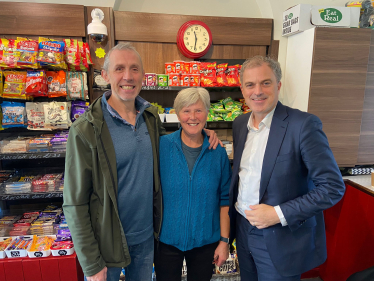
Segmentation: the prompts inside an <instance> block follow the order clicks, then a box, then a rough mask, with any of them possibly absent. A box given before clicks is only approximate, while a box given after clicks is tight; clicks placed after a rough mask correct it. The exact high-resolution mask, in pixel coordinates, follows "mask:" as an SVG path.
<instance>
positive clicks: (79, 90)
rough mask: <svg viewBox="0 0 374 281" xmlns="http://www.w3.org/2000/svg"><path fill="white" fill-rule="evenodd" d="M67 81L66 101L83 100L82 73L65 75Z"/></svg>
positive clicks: (69, 72)
mask: <svg viewBox="0 0 374 281" xmlns="http://www.w3.org/2000/svg"><path fill="white" fill-rule="evenodd" d="M66 81H67V99H68V100H84V99H85V94H84V78H83V74H82V72H71V71H68V72H67V73H66Z"/></svg>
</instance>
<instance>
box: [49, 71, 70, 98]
mask: <svg viewBox="0 0 374 281" xmlns="http://www.w3.org/2000/svg"><path fill="white" fill-rule="evenodd" d="M46 74H47V83H48V97H49V98H55V97H66V96H67V93H66V73H65V71H63V70H60V71H47V72H46Z"/></svg>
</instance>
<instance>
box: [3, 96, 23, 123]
mask: <svg viewBox="0 0 374 281" xmlns="http://www.w3.org/2000/svg"><path fill="white" fill-rule="evenodd" d="M1 109H2V112H3V121H2V125H3V128H13V127H26V125H27V120H26V110H25V104H24V103H21V102H9V101H4V102H3V103H2V104H1Z"/></svg>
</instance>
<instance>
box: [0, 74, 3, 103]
mask: <svg viewBox="0 0 374 281" xmlns="http://www.w3.org/2000/svg"><path fill="white" fill-rule="evenodd" d="M2 94H3V72H2V71H1V68H0V97H1V96H2Z"/></svg>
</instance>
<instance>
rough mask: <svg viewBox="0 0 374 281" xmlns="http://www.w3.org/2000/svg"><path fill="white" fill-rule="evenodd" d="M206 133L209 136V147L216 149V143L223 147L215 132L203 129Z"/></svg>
mask: <svg viewBox="0 0 374 281" xmlns="http://www.w3.org/2000/svg"><path fill="white" fill-rule="evenodd" d="M204 131H205V133H206V135H207V136H208V137H209V144H210V145H209V149H211V148H213V149H216V148H217V146H218V144H220V145H221V146H222V147H223V144H222V142H221V141H220V140H219V139H218V137H217V134H216V132H215V131H213V130H208V129H204Z"/></svg>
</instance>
